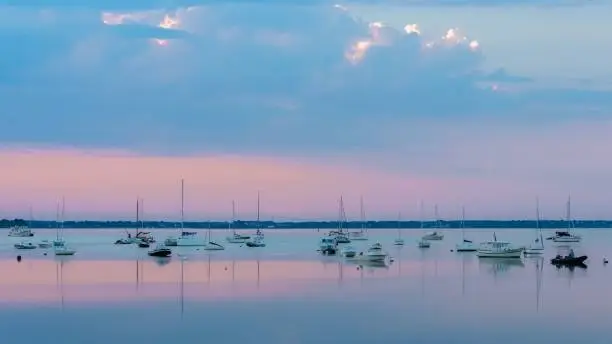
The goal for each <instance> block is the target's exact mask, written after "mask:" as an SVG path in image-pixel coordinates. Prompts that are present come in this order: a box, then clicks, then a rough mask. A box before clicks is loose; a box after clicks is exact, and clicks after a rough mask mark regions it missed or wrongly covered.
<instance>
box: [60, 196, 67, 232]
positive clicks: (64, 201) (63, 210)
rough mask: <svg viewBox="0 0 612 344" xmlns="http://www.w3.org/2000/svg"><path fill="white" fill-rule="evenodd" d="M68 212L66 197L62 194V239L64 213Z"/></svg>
mask: <svg viewBox="0 0 612 344" xmlns="http://www.w3.org/2000/svg"><path fill="white" fill-rule="evenodd" d="M65 214H66V199H65V198H64V196H62V221H61V222H60V228H61V232H62V239H63V238H64V215H65Z"/></svg>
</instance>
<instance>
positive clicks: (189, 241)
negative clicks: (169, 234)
mask: <svg viewBox="0 0 612 344" xmlns="http://www.w3.org/2000/svg"><path fill="white" fill-rule="evenodd" d="M206 244H207V243H206V240H204V239H202V238H199V237H198V236H196V235H190V236H184V237H178V238H176V246H206Z"/></svg>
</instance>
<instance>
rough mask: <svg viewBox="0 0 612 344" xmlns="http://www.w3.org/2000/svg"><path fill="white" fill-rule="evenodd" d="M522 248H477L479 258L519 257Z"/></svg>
mask: <svg viewBox="0 0 612 344" xmlns="http://www.w3.org/2000/svg"><path fill="white" fill-rule="evenodd" d="M522 253H523V249H522V248H514V249H508V250H504V251H492V250H478V253H477V256H478V257H480V258H521V254H522Z"/></svg>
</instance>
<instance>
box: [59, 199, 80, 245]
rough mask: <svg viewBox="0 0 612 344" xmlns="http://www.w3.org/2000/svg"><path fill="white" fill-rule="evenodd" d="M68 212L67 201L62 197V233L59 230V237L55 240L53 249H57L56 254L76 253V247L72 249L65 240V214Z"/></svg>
mask: <svg viewBox="0 0 612 344" xmlns="http://www.w3.org/2000/svg"><path fill="white" fill-rule="evenodd" d="M65 213H66V202H65V200H64V198H63V197H62V221H61V233H60V232H59V230H58V233H57V234H56V235H57V238H56V240H55V241H53V249H54V250H55V255H56V256H72V255H74V254H75V253H76V250H75V249H72V248H70V247H68V246H67V245H66V241H65V240H64V216H65Z"/></svg>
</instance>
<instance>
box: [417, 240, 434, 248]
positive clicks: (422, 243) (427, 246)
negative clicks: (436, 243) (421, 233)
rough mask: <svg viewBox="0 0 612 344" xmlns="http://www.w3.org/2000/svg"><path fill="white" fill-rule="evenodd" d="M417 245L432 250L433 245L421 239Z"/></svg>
mask: <svg viewBox="0 0 612 344" xmlns="http://www.w3.org/2000/svg"><path fill="white" fill-rule="evenodd" d="M417 244H418V246H419V248H430V247H431V243H430V242H429V240H427V239H421V240H419V242H418V243H417Z"/></svg>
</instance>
